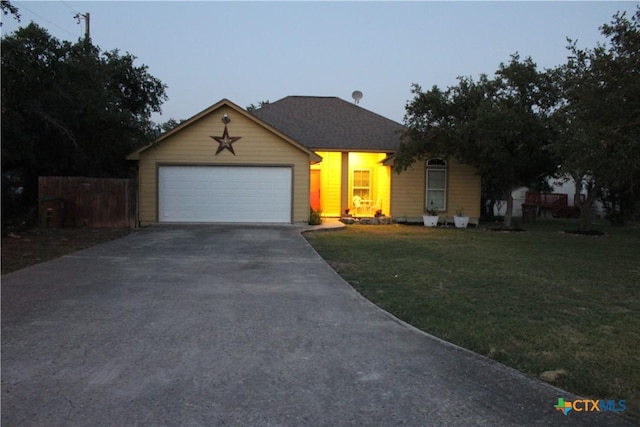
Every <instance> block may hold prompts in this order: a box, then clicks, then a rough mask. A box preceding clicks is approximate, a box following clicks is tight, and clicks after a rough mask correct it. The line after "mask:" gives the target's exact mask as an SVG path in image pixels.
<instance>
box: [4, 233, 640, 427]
mask: <svg viewBox="0 0 640 427" xmlns="http://www.w3.org/2000/svg"><path fill="white" fill-rule="evenodd" d="M300 231H301V228H299V227H295V226H282V227H266V226H265V227H261V226H243V227H240V226H183V227H177V226H157V227H151V228H148V229H145V230H141V231H139V232H137V233H134V234H132V235H129V236H127V237H125V238H122V239H119V240H116V241H112V242H109V243H106V244H103V245H100V246H96V247H94V248H90V249H87V250H83V251H80V252H77V253H75V254H73V255H70V256H65V257H63V258H60V259H57V260H54V261H51V262H47V263H43V264H39V265H36V266H34V267H31V268H27V269H24V270H21V271H18V272H15V273H11V274H8V275H5V276H3V277H2V426H3V427H5V426H6V427H9V426H47V425H51V426H71V425H82V426H93V425H105V426H107V425H109V426H131V425H145V426H146V425H153V426H161V425H167V426H177V425H185V426H214V425H215V426H217V425H234V426H307V425H309V426H314V425H331V426H341V425H368V426H392V425H408V426H439V425H442V426H456V425H474V426H476V425H488V426H506V425H571V426H575V425H612V426H613V425H616V426H620V425H625V424H628V422H627V421H625V420H623V419H621V418H620V417H617V416H612V415H611V414H607V413H576V412H575V411H574V412H572V413H569V414H568V415H567V416H566V417H565V416H564V415H562V414H561V413H560V412H557V411H556V410H555V409H554V407H553V406H554V404H556V403H557V400H558V397H564V398H565V399H566V400H570V399H572V398H574V397H573V396H571V395H569V394H568V393H565V392H563V391H561V390H557V389H554V388H552V387H549V386H547V385H545V384H542V383H540V382H537V381H534V380H530V379H528V378H526V377H525V376H523V375H521V374H519V373H517V372H514V371H513V370H511V369H508V368H506V367H504V366H502V365H500V364H498V363H494V362H492V361H490V360H488V359H485V358H483V357H480V356H478V355H476V354H473V353H471V352H468V351H466V350H463V349H460V348H457V347H455V346H453V345H450V344H447V343H445V342H442V341H440V340H438V339H436V338H433V337H431V336H429V335H427V334H424V333H422V332H419V331H417V330H415V329H414V328H411V327H409V326H407V325H405V324H404V323H402V322H400V321H398V320H397V319H395V318H393V317H392V316H390V315H389V314H387V313H385V312H383V311H382V310H380V309H378V308H377V307H375V306H374V305H372V304H371V303H369V302H368V301H366V300H365V299H364V298H362V297H360V296H359V295H358V294H357V293H356V292H355V291H354V290H353V289H352V288H351V287H350V286H349V285H348V284H347V283H345V282H344V281H343V280H342V279H341V278H340V277H339V276H338V275H337V274H336V273H335V272H334V271H333V270H332V269H331V268H330V267H329V266H328V265H327V264H326V263H325V262H324V261H323V260H322V259H321V258H320V257H319V256H318V255H317V254H316V253H315V251H314V250H313V249H312V248H311V247H310V246H309V245H308V244H307V242H306V241H305V239H304V238H303V237H302V236H301V235H300ZM629 425H631V424H629Z"/></svg>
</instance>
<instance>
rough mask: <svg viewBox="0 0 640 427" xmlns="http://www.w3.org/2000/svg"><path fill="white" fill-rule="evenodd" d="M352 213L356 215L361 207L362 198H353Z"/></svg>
mask: <svg viewBox="0 0 640 427" xmlns="http://www.w3.org/2000/svg"><path fill="white" fill-rule="evenodd" d="M352 201H353V213H354V215H358V209H360V208H361V207H362V198H361V197H360V196H353V199H352Z"/></svg>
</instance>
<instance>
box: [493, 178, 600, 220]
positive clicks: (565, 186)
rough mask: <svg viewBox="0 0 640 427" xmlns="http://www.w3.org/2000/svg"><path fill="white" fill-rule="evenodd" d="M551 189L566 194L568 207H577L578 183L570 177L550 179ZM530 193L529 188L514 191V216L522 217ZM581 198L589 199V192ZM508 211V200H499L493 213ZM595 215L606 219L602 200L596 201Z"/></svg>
mask: <svg viewBox="0 0 640 427" xmlns="http://www.w3.org/2000/svg"><path fill="white" fill-rule="evenodd" d="M547 183H548V184H549V187H551V191H550V192H549V193H550V194H565V195H566V199H567V205H568V206H576V204H575V195H576V183H575V181H573V179H571V178H570V177H568V176H566V177H561V178H549V179H548V180H547ZM528 191H529V188H528V187H520V188H518V189H516V190H514V191H513V192H512V193H511V196H512V197H513V216H521V215H522V205H523V204H525V201H526V196H527V192H528ZM581 196H582V197H583V198H586V197H587V190H586V189H583V190H582V192H581ZM506 209H507V201H506V200H498V202H497V203H496V204H495V206H494V209H493V213H494V215H496V216H503V215H504V214H505V213H506ZM591 210H592V212H593V215H594V216H595V217H596V218H602V217H604V213H605V209H604V207H603V205H602V202H601V201H600V200H596V201H595V202H594V204H593V206H592V208H591ZM540 214H541V215H545V216H547V215H551V212H548V211H541V212H540Z"/></svg>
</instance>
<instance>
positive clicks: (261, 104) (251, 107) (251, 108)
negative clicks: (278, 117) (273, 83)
mask: <svg viewBox="0 0 640 427" xmlns="http://www.w3.org/2000/svg"><path fill="white" fill-rule="evenodd" d="M265 105H269V100H268V99H267V100H266V101H260V102H258V106H256V105H254V104H251V105H249V106H248V107H247V108H245V109H246V110H247V111H248V112H250V113H253V112H254V111H256V110H258V109H260V108H262V107H264V106H265Z"/></svg>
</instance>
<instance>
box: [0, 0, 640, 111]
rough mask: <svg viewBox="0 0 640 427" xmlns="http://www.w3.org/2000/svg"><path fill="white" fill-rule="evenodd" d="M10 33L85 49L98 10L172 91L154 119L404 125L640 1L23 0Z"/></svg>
mask: <svg viewBox="0 0 640 427" xmlns="http://www.w3.org/2000/svg"><path fill="white" fill-rule="evenodd" d="M12 4H13V5H14V6H16V7H18V9H19V10H20V14H21V16H22V18H21V22H16V21H15V20H14V19H13V18H12V17H11V16H6V17H2V22H3V25H2V29H1V31H2V34H3V36H4V35H6V34H9V33H11V32H13V31H15V30H16V29H17V28H18V27H20V26H25V25H28V24H29V22H31V21H33V22H35V23H36V24H38V25H40V26H42V27H44V28H46V29H47V30H48V31H49V33H50V34H51V35H52V36H54V37H56V38H58V39H60V40H69V41H72V42H73V41H77V40H78V39H80V38H82V37H83V35H84V22H80V23H78V22H77V20H76V19H75V18H74V15H76V14H78V13H80V14H85V13H89V15H90V33H91V39H92V41H93V43H94V44H95V45H97V46H99V47H100V48H101V49H102V50H103V51H108V50H113V49H118V50H120V51H121V52H129V53H131V54H132V55H134V56H136V57H137V60H136V65H146V66H147V67H148V71H149V73H150V74H151V75H153V76H154V77H156V78H158V79H160V80H161V81H162V82H163V83H164V84H165V85H167V95H168V97H169V99H168V100H167V101H166V102H165V103H164V104H163V106H162V114H161V115H155V116H154V117H153V119H154V121H156V122H157V123H163V122H166V121H167V120H169V119H170V118H172V119H175V120H181V119H188V118H190V117H192V116H194V115H196V114H197V113H199V112H200V111H202V110H205V109H206V108H208V107H209V106H211V105H213V104H215V103H217V102H218V101H219V100H221V99H223V98H227V99H229V100H230V101H232V102H234V103H235V104H237V105H239V106H240V107H243V108H246V107H247V106H249V105H251V104H256V105H257V104H258V102H260V101H267V100H268V101H270V102H275V101H277V100H279V99H281V98H284V97H286V96H289V95H306V96H337V97H339V98H342V99H344V100H347V101H350V102H353V99H352V93H353V92H354V91H355V90H359V91H361V92H362V93H363V95H364V96H363V97H362V99H361V100H360V103H359V105H360V106H361V107H363V108H366V109H367V110H370V111H373V112H375V113H377V114H380V115H382V116H385V117H387V118H389V119H392V120H395V121H397V122H399V123H402V121H403V117H404V114H405V105H406V104H407V102H408V101H410V100H411V99H412V97H413V96H412V94H411V86H412V84H413V83H417V84H419V85H420V86H422V88H423V89H425V90H426V89H429V88H431V87H432V86H433V85H438V86H439V87H441V88H446V87H448V86H452V85H455V84H456V78H457V77H458V76H470V77H473V78H477V77H478V76H479V75H480V74H482V73H486V74H489V75H493V74H494V72H495V71H496V70H497V69H498V67H499V65H500V63H503V62H504V63H506V62H508V61H509V60H510V57H511V55H512V54H514V53H519V54H520V56H521V58H525V57H531V58H532V59H533V60H534V62H536V63H537V65H538V67H539V69H541V70H542V69H545V68H552V67H554V66H557V65H560V64H562V63H564V62H565V61H566V58H567V55H568V51H567V49H566V46H567V37H570V38H572V39H573V40H577V42H578V46H579V47H582V48H593V47H595V46H596V44H597V43H599V42H604V41H605V39H604V38H603V37H602V36H601V34H600V31H599V27H600V26H601V25H602V24H605V23H608V22H610V21H611V18H612V17H613V15H614V14H615V13H616V12H618V11H627V15H629V16H631V15H632V14H633V13H634V11H635V10H636V8H637V6H638V5H639V4H640V3H639V2H638V1H627V2H615V1H600V2H594V1H591V2H577V1H571V2H553V1H533V2H521V1H517V2H516V1H498V2H484V1H473V2H434V1H412V2H396V1H376V2H365V1H357V2H340V1H332V2H309V1H287V2H270V1H260V2H248V1H236V2H217V1H160V2H155V1H137V2H133V1H71V0H66V1H45V2H40V1H12Z"/></svg>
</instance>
